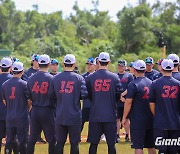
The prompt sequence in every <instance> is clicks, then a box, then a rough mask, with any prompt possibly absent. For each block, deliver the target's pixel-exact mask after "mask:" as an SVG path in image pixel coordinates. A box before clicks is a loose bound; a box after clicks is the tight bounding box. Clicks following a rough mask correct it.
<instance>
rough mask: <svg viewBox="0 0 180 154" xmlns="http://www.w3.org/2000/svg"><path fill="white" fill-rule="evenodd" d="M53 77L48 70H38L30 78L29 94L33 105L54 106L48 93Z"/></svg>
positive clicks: (28, 83)
mask: <svg viewBox="0 0 180 154" xmlns="http://www.w3.org/2000/svg"><path fill="white" fill-rule="evenodd" d="M52 78H53V76H52V75H51V74H49V73H48V72H42V71H38V72H37V73H35V74H34V75H32V76H31V77H30V78H29V79H28V82H27V94H28V98H29V99H30V100H32V105H33V106H48V107H52V106H53V104H52V103H51V101H50V98H49V97H48V95H47V94H48V89H49V85H50V82H51V80H52Z"/></svg>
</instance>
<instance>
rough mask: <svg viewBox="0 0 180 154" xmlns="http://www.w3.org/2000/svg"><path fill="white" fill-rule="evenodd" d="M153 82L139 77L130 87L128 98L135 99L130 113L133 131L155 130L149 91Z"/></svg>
mask: <svg viewBox="0 0 180 154" xmlns="http://www.w3.org/2000/svg"><path fill="white" fill-rule="evenodd" d="M151 84H152V81H151V80H149V79H148V78H146V77H137V78H136V79H134V80H133V81H132V82H131V83H130V84H129V86H128V93H127V95H126V98H130V99H133V101H132V106H131V110H130V113H129V117H130V122H131V125H130V127H131V129H151V128H153V115H152V113H151V111H150V107H149V89H150V86H151Z"/></svg>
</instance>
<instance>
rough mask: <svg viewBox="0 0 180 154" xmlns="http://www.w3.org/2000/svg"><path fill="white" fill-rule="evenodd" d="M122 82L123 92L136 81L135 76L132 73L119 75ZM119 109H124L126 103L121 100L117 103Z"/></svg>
mask: <svg viewBox="0 0 180 154" xmlns="http://www.w3.org/2000/svg"><path fill="white" fill-rule="evenodd" d="M117 75H118V77H119V79H120V82H121V84H122V89H123V92H124V91H125V90H126V89H127V87H128V85H129V83H130V82H131V81H132V80H133V79H134V77H133V75H132V74H131V73H128V72H125V73H124V74H119V73H117ZM117 106H118V107H124V103H123V102H121V101H120V100H119V101H118V102H117Z"/></svg>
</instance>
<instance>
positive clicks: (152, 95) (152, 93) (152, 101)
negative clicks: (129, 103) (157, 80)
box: [149, 83, 156, 115]
mask: <svg viewBox="0 0 180 154" xmlns="http://www.w3.org/2000/svg"><path fill="white" fill-rule="evenodd" d="M155 98H156V95H155V90H154V83H152V85H151V87H150V91H149V107H150V110H151V112H152V114H153V115H155Z"/></svg>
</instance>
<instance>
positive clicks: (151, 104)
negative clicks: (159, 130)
mask: <svg viewBox="0 0 180 154" xmlns="http://www.w3.org/2000/svg"><path fill="white" fill-rule="evenodd" d="M149 107H150V110H151V112H152V114H153V115H155V104H154V102H150V103H149Z"/></svg>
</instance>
